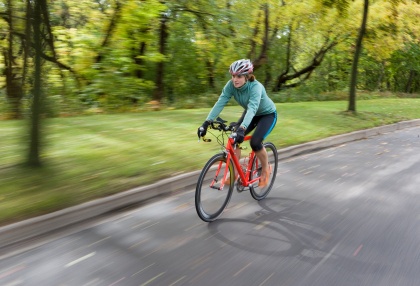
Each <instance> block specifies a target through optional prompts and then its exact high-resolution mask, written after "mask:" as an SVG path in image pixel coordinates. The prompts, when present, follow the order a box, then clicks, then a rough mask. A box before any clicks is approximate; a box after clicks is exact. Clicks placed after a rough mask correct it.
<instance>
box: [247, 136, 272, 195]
mask: <svg viewBox="0 0 420 286" xmlns="http://www.w3.org/2000/svg"><path fill="white" fill-rule="evenodd" d="M264 148H265V150H266V151H267V155H268V164H269V165H270V166H271V173H270V178H269V181H268V184H267V186H265V187H264V188H260V187H258V186H256V187H254V186H250V191H251V195H252V197H253V198H254V199H256V200H257V201H260V200H262V199H264V198H265V197H267V195H268V193H269V192H270V191H271V188H272V187H273V184H274V181H275V180H276V175H277V165H278V154H277V149H276V147H275V146H274V144H273V143H270V142H267V143H264ZM260 176H261V163H260V162H259V160H258V158H257V156H255V157H254V160H253V161H252V167H251V174H250V180H252V179H254V178H257V177H260Z"/></svg>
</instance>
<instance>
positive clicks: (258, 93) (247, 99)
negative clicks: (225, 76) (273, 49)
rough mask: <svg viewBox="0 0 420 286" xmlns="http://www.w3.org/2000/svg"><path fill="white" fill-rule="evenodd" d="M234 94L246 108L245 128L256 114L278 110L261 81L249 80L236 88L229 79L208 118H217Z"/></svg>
mask: <svg viewBox="0 0 420 286" xmlns="http://www.w3.org/2000/svg"><path fill="white" fill-rule="evenodd" d="M232 96H233V98H234V99H235V100H236V102H237V103H238V104H239V105H240V106H242V107H243V108H244V109H245V110H246V114H245V117H244V120H243V121H242V124H241V126H243V127H244V128H248V125H249V124H250V123H251V120H252V118H254V116H259V115H265V114H270V113H273V112H275V111H276V106H275V104H274V102H273V101H272V100H271V99H270V98H269V97H268V95H267V92H266V90H265V88H264V86H263V85H262V84H261V83H260V82H259V81H257V80H254V81H247V82H246V83H245V84H244V85H243V86H242V87H240V88H236V87H235V86H234V85H233V82H232V80H229V81H228V82H227V83H226V85H225V87H224V88H223V90H222V94H221V95H220V96H219V99H218V100H217V102H216V103H215V104H214V106H213V108H212V110H211V111H210V113H209V115H208V116H207V120H215V119H216V118H217V116H219V114H220V113H221V112H222V110H223V108H224V107H225V106H226V104H227V103H228V102H229V100H230V99H231V98H232Z"/></svg>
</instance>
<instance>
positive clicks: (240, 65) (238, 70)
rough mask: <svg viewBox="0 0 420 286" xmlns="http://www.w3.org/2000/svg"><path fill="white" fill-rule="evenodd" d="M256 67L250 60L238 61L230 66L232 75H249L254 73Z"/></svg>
mask: <svg viewBox="0 0 420 286" xmlns="http://www.w3.org/2000/svg"><path fill="white" fill-rule="evenodd" d="M253 70H254V66H253V64H252V63H251V61H250V60H248V59H242V60H237V61H236V62H233V63H232V64H231V65H230V68H229V72H230V73H231V75H247V74H250V73H252V71H253Z"/></svg>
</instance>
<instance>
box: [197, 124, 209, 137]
mask: <svg viewBox="0 0 420 286" xmlns="http://www.w3.org/2000/svg"><path fill="white" fill-rule="evenodd" d="M209 125H210V122H209V121H207V120H206V121H204V123H203V124H202V125H201V126H200V127H198V130H197V135H198V138H201V137H204V136H206V134H207V128H208V127H209Z"/></svg>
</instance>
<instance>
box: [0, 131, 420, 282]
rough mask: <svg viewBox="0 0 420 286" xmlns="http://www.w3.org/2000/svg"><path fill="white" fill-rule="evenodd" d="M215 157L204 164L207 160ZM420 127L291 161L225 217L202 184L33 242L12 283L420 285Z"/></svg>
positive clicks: (9, 266)
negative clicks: (199, 205)
mask: <svg viewBox="0 0 420 286" xmlns="http://www.w3.org/2000/svg"><path fill="white" fill-rule="evenodd" d="M203 164H204V162H203ZM419 173H420V126H417V127H411V128H406V129H402V130H397V131H395V132H390V133H386V134H383V135H379V136H375V137H371V138H368V139H364V140H359V141H354V142H349V143H343V144H342V145H339V146H335V147H332V148H328V149H323V150H320V151H318V152H312V153H308V154H303V155H299V156H296V157H292V158H288V159H285V160H282V161H280V163H279V169H278V174H277V179H276V185H275V187H274V188H273V190H272V191H271V193H270V195H269V196H268V197H267V198H266V199H265V200H263V201H261V202H257V201H255V200H253V199H252V197H251V196H250V194H249V193H240V194H239V193H234V194H233V197H232V200H231V202H230V204H229V206H228V209H227V210H226V211H225V212H224V214H223V215H222V216H221V218H220V219H219V220H217V221H216V222H213V223H210V224H208V223H204V222H202V221H201V220H200V219H199V218H198V216H197V215H196V213H195V208H194V188H192V187H191V188H187V189H185V190H183V191H180V192H173V193H172V194H171V195H170V196H166V197H162V198H160V199H159V200H154V201H149V202H147V203H144V204H143V205H139V206H137V207H132V208H130V209H127V210H123V211H119V212H116V213H113V214H108V215H106V216H101V217H99V218H97V219H95V220H89V221H85V222H84V223H83V224H80V223H79V224H75V225H73V226H68V227H66V228H64V229H60V230H56V231H54V232H52V233H49V234H48V235H44V236H42V237H38V238H37V239H35V240H29V241H25V242H22V243H21V244H20V245H15V246H14V247H13V248H10V249H8V251H7V252H4V253H2V254H1V256H0V258H1V260H0V285H7V286H11V285H297V286H300V285H311V286H312V285H313V286H316V285H322V286H325V285H369V286H372V285H381V286H382V285H384V286H388V285H389V286H391V285H392V286H395V285H401V286H411V285H412V286H417V285H419V283H420V282H419V281H420V271H419V270H420V247H419V245H420V199H419V198H420V197H419V195H420V187H419V186H420V176H419Z"/></svg>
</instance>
